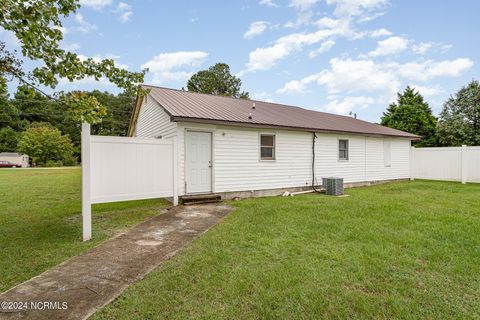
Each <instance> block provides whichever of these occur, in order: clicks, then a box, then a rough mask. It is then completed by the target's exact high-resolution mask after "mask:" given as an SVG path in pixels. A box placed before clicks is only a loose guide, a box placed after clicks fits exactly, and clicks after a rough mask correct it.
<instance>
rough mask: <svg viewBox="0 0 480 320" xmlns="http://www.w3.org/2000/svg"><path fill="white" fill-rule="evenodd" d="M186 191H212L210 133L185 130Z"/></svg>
mask: <svg viewBox="0 0 480 320" xmlns="http://www.w3.org/2000/svg"><path fill="white" fill-rule="evenodd" d="M185 147H186V149H187V150H186V159H185V160H186V187H187V193H208V192H211V191H212V134H211V133H210V132H199V131H187V139H186V146H185Z"/></svg>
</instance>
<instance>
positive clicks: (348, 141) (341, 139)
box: [337, 138, 350, 161]
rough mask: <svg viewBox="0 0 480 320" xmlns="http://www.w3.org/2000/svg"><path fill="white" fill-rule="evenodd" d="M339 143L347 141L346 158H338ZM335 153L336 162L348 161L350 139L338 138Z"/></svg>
mask: <svg viewBox="0 0 480 320" xmlns="http://www.w3.org/2000/svg"><path fill="white" fill-rule="evenodd" d="M340 141H347V149H346V151H347V158H341V157H340ZM337 152H338V161H349V160H350V139H348V138H338V143H337Z"/></svg>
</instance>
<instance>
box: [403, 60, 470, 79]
mask: <svg viewBox="0 0 480 320" xmlns="http://www.w3.org/2000/svg"><path fill="white" fill-rule="evenodd" d="M473 64H474V63H473V61H472V60H470V59H468V58H458V59H455V60H444V61H440V62H436V61H433V60H426V61H424V62H408V63H404V64H401V65H398V66H397V72H398V73H399V75H400V76H402V77H403V78H406V79H411V80H416V81H429V80H431V79H434V78H439V77H449V78H455V77H459V76H460V75H462V74H463V73H464V72H466V71H468V70H469V69H471V68H472V67H473Z"/></svg>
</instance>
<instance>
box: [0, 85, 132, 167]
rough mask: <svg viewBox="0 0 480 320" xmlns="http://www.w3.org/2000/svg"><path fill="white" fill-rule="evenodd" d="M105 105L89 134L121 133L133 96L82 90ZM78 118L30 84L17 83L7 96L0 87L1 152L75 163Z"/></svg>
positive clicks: (37, 162)
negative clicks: (20, 84)
mask: <svg viewBox="0 0 480 320" xmlns="http://www.w3.org/2000/svg"><path fill="white" fill-rule="evenodd" d="M82 94H84V95H86V96H89V97H94V98H95V99H97V100H98V101H99V102H100V103H101V104H102V105H103V106H105V107H106V112H105V115H104V116H103V119H102V121H101V122H99V123H96V124H93V125H92V129H91V130H92V134H96V135H112V136H124V135H126V133H127V130H128V125H129V121H130V116H131V113H132V108H133V104H134V101H135V98H134V97H132V96H131V95H128V94H126V93H120V94H116V95H114V94H111V93H108V92H101V91H98V90H94V91H90V92H84V93H82ZM80 133H81V127H80V122H79V121H78V120H77V119H76V118H75V116H74V115H73V114H72V112H71V110H69V109H68V106H67V105H65V104H63V103H62V102H60V101H55V100H52V99H49V98H47V97H45V96H44V95H42V94H40V93H39V92H37V91H35V90H33V89H32V88H30V87H29V86H26V85H22V86H19V87H18V88H17V90H16V92H15V93H14V94H13V95H12V97H9V95H8V92H7V90H6V87H4V88H3V90H1V91H0V152H20V153H25V154H28V155H29V156H30V157H31V160H32V162H33V163H34V164H35V165H38V166H61V165H75V164H76V163H78V161H79V160H80V159H79V156H80Z"/></svg>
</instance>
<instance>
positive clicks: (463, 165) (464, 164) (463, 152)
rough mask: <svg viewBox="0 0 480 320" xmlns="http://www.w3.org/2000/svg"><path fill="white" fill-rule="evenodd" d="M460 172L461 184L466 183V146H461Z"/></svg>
mask: <svg viewBox="0 0 480 320" xmlns="http://www.w3.org/2000/svg"><path fill="white" fill-rule="evenodd" d="M461 172H462V183H463V184H465V183H467V174H468V168H467V146H466V145H462V163H461Z"/></svg>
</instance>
